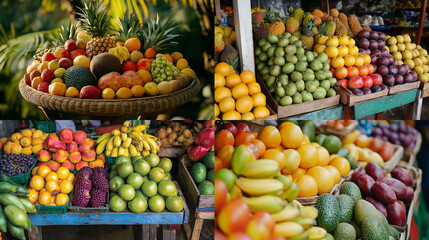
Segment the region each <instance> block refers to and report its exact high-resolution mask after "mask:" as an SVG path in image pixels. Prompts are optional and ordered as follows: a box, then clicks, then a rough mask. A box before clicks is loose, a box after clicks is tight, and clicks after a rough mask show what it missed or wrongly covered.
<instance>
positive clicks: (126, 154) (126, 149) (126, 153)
mask: <svg viewBox="0 0 429 240" xmlns="http://www.w3.org/2000/svg"><path fill="white" fill-rule="evenodd" d="M124 149H125V150H124V156H127V157H129V156H130V151H128V148H124Z"/></svg>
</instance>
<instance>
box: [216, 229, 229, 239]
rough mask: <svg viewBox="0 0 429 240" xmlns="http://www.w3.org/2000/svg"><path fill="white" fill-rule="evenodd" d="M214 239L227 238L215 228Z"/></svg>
mask: <svg viewBox="0 0 429 240" xmlns="http://www.w3.org/2000/svg"><path fill="white" fill-rule="evenodd" d="M214 235H215V240H227V239H228V238H227V237H226V235H225V234H223V233H222V232H221V231H219V230H217V229H215V233H214Z"/></svg>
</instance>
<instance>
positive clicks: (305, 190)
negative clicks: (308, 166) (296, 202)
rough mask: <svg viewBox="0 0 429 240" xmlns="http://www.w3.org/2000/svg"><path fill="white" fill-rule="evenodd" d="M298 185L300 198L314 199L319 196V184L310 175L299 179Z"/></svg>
mask: <svg viewBox="0 0 429 240" xmlns="http://www.w3.org/2000/svg"><path fill="white" fill-rule="evenodd" d="M296 184H297V185H298V188H299V194H298V197H313V196H316V195H317V191H318V188H317V182H316V180H315V179H314V178H313V177H312V176H310V175H303V176H301V177H299V178H298V180H297V181H296Z"/></svg>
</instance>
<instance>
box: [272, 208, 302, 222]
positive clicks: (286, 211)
mask: <svg viewBox="0 0 429 240" xmlns="http://www.w3.org/2000/svg"><path fill="white" fill-rule="evenodd" d="M299 215H300V208H299V207H297V206H293V205H291V204H287V205H286V207H285V208H283V210H281V211H280V212H276V213H273V214H271V216H272V217H273V219H274V220H275V221H276V222H284V221H292V220H294V219H295V218H297V217H299Z"/></svg>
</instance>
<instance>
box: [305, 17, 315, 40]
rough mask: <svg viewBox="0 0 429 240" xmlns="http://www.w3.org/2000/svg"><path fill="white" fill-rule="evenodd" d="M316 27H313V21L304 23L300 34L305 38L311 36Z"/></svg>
mask: <svg viewBox="0 0 429 240" xmlns="http://www.w3.org/2000/svg"><path fill="white" fill-rule="evenodd" d="M315 27H316V26H315V25H314V20H313V19H312V20H309V21H308V22H306V23H305V24H304V26H303V28H302V34H303V35H305V36H313V30H314V28H315Z"/></svg>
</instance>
